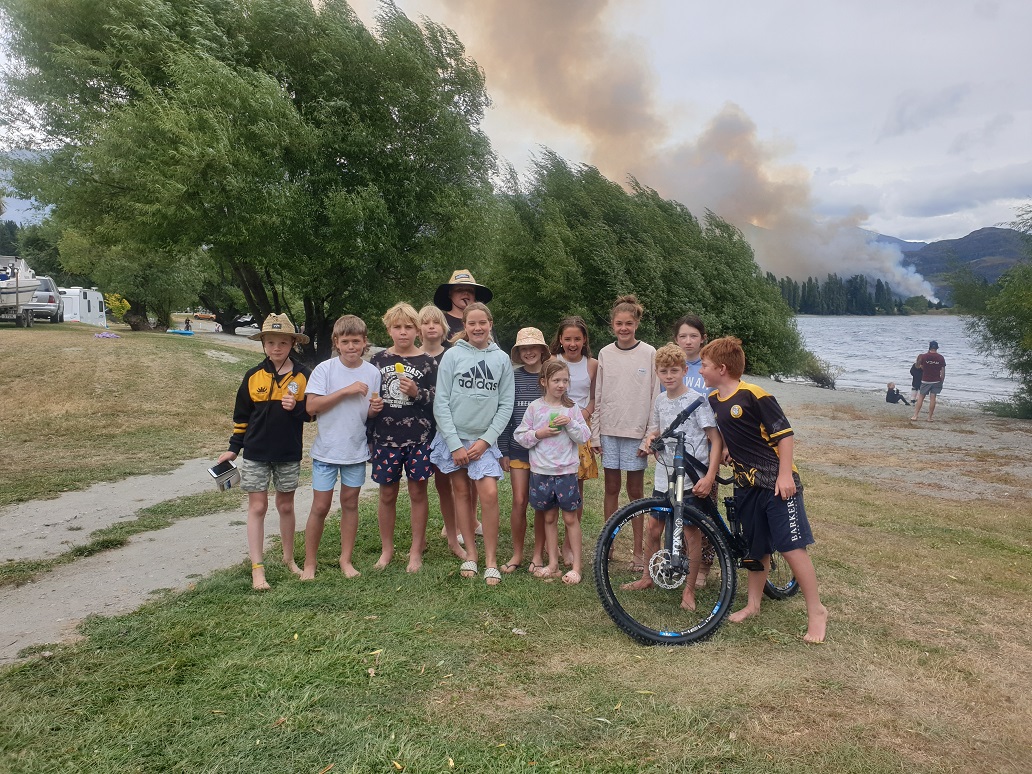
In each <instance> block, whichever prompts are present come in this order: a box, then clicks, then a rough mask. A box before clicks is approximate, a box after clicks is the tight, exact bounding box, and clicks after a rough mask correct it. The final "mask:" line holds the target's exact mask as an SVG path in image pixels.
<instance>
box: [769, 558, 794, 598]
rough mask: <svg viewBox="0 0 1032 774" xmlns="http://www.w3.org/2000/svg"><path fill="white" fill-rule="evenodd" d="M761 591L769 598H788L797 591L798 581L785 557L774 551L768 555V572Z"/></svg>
mask: <svg viewBox="0 0 1032 774" xmlns="http://www.w3.org/2000/svg"><path fill="white" fill-rule="evenodd" d="M763 593H764V594H765V595H766V596H768V597H770V598H771V599H788V598H789V597H791V596H795V595H796V594H798V593H799V581H797V580H796V578H795V575H793V574H792V568H791V567H789V566H788V562H786V561H785V557H783V556H782V555H781V554H779V553H778V552H777V551H774V552H772V553H771V555H770V574H768V575H767V583H766V584H765V585H764V587H763Z"/></svg>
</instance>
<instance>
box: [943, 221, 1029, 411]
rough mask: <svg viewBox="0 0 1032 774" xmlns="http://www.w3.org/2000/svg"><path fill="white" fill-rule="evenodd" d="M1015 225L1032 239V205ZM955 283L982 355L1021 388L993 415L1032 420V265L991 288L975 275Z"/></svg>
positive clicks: (964, 273)
mask: <svg viewBox="0 0 1032 774" xmlns="http://www.w3.org/2000/svg"><path fill="white" fill-rule="evenodd" d="M1011 225H1012V226H1014V227H1015V228H1017V229H1019V230H1021V231H1022V232H1023V233H1024V234H1026V235H1032V205H1025V206H1023V207H1021V208H1020V209H1019V210H1018V215H1017V218H1016V220H1015V221H1014V222H1013V223H1012V224H1011ZM951 283H952V289H953V298H954V300H955V302H956V304H957V306H958V307H959V308H960V309H961V310H962V311H964V312H967V313H968V314H970V315H971V318H970V321H969V323H968V330H969V332H970V333H971V335H972V338H973V339H974V340H975V343H976V345H977V346H978V348H979V350H980V351H981V352H983V353H984V354H986V355H988V356H989V357H991V358H993V359H994V360H995V361H996V362H997V363H998V364H999V365H1000V367H1002V368H1004V369H1006V370H1008V371H1009V372H1010V373H1012V374H1014V375H1015V376H1016V377H1017V378H1018V380H1019V382H1020V386H1019V387H1018V390H1017V392H1016V393H1015V395H1014V398H1013V399H1012V400H1011V401H1004V402H994V403H992V404H990V405H989V406H988V410H990V411H992V412H994V413H997V414H1000V415H1002V416H1011V417H1021V418H1024V419H1032V263H1030V262H1028V261H1024V262H1022V263H1019V264H1017V265H1016V266H1014V267H1013V268H1011V269H1009V270H1007V271H1006V272H1004V274H1003V275H1002V276H1001V277H1000V278H999V279H998V280H997V281H996V282H994V283H992V284H989V283H988V282H987V281H986V280H985V279H983V278H980V277H977V276H975V275H974V274H973V273H972V272H971V271H970V270H960V271H955V272H954V273H953V274H952V275H951Z"/></svg>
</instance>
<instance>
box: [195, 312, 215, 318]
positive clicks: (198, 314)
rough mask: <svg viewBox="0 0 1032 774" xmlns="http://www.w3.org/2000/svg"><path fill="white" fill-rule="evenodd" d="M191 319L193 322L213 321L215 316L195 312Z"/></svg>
mask: <svg viewBox="0 0 1032 774" xmlns="http://www.w3.org/2000/svg"><path fill="white" fill-rule="evenodd" d="M193 318H194V319H195V320H214V319H215V315H213V314H212V313H211V312H197V313H196V314H194V316H193Z"/></svg>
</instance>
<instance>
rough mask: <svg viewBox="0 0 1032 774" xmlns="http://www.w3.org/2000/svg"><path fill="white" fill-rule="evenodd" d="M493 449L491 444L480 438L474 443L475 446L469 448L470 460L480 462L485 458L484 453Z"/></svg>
mask: <svg viewBox="0 0 1032 774" xmlns="http://www.w3.org/2000/svg"><path fill="white" fill-rule="evenodd" d="M490 448H491V444H489V443H488V442H487V441H485V440H484V439H483V438H478V439H477V440H476V441H474V442H473V445H472V446H470V447H469V458H470V460H479V459H480V458H481V457H483V456H484V452H486V451H487V450H488V449H490Z"/></svg>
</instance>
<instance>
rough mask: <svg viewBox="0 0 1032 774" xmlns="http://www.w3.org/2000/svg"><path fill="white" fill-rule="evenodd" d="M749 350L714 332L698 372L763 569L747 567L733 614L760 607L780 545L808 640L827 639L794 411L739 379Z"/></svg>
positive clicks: (736, 617)
mask: <svg viewBox="0 0 1032 774" xmlns="http://www.w3.org/2000/svg"><path fill="white" fill-rule="evenodd" d="M744 371H745V352H744V351H743V349H742V342H741V341H740V340H739V339H736V338H734V337H731V336H728V337H725V338H721V339H715V340H714V341H711V342H710V343H709V344H707V345H706V346H705V347H703V348H702V367H701V369H700V373H701V374H702V377H703V379H705V380H706V386H707V387H709V388H710V389H711V390H712V392H710V395H709V402H710V406H711V407H712V409H713V413H714V415H715V416H716V420H717V427H718V428H719V429H720V433H721V435H722V436H723V439H724V444H725V445H726V446H727V450H728V452H729V454H730V455H731V465H732V467H733V468H734V475H735V510H736V512H737V513H738V515H739V518H740V519H741V522H742V526H743V528H744V530H745V538H746V542H747V544H748V546H749V554H748V556H749V558H750V559H756V560H759V561H762V563H763V567H764V569H763V570H762V571H752V572H750V573H749V594H748V599H747V602H746V605H745V607H744V608H742V609H741V610H739V611H738V612H736V613H732V614H731V615H730V616H729V620H731V621H734V622H735V623H740V622H741V621H744V620H746V619H747V618H751V617H752V616H754V615H758V614H759V612H760V600H762V599H763V586H764V584H765V583H766V581H767V573H768V572H769V571H770V554H771V551H780V552H781V555H782V556H784V557H785V560H786V561H787V562H788V566H789V567H791V568H792V572H793V573H794V574H795V577H796V580H797V581H798V582H799V588H800V589H801V590H802V592H803V598H804V599H805V600H806V615H807V619H808V625H807V630H806V634H805V635H804V637H803V641H804V642H807V643H818V642H823V641H824V635H825V630H826V629H827V624H828V610H827V608H825V607H824V605H822V604H821V599H820V593H819V590H818V588H817V573H816V571H815V570H814V568H813V562H812V561H811V560H810V555H809V554H808V553H807V551H806V547H807V546H808V545H810V544H811V543H813V542H814V541H813V534H812V533H811V531H810V523H809V521H808V520H807V518H806V511H805V510H804V509H803V486H802V482H801V481H800V480H799V473H798V472H797V471H796V469H795V466H794V465H793V464H792V452H793V449H794V445H795V440H794V438H793V435H792V427H791V425H790V424H789V422H788V418H787V417H786V416H785V414H784V412H783V411H782V410H781V406H779V405H778V402H777V400H775V398H774V396H773V395H771V394H769V393H768V392H766V391H764V390H763V389H761V388H760V387H757V386H756V385H755V384H748V383H746V382H743V381H741V377H742V373H743V372H744Z"/></svg>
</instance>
